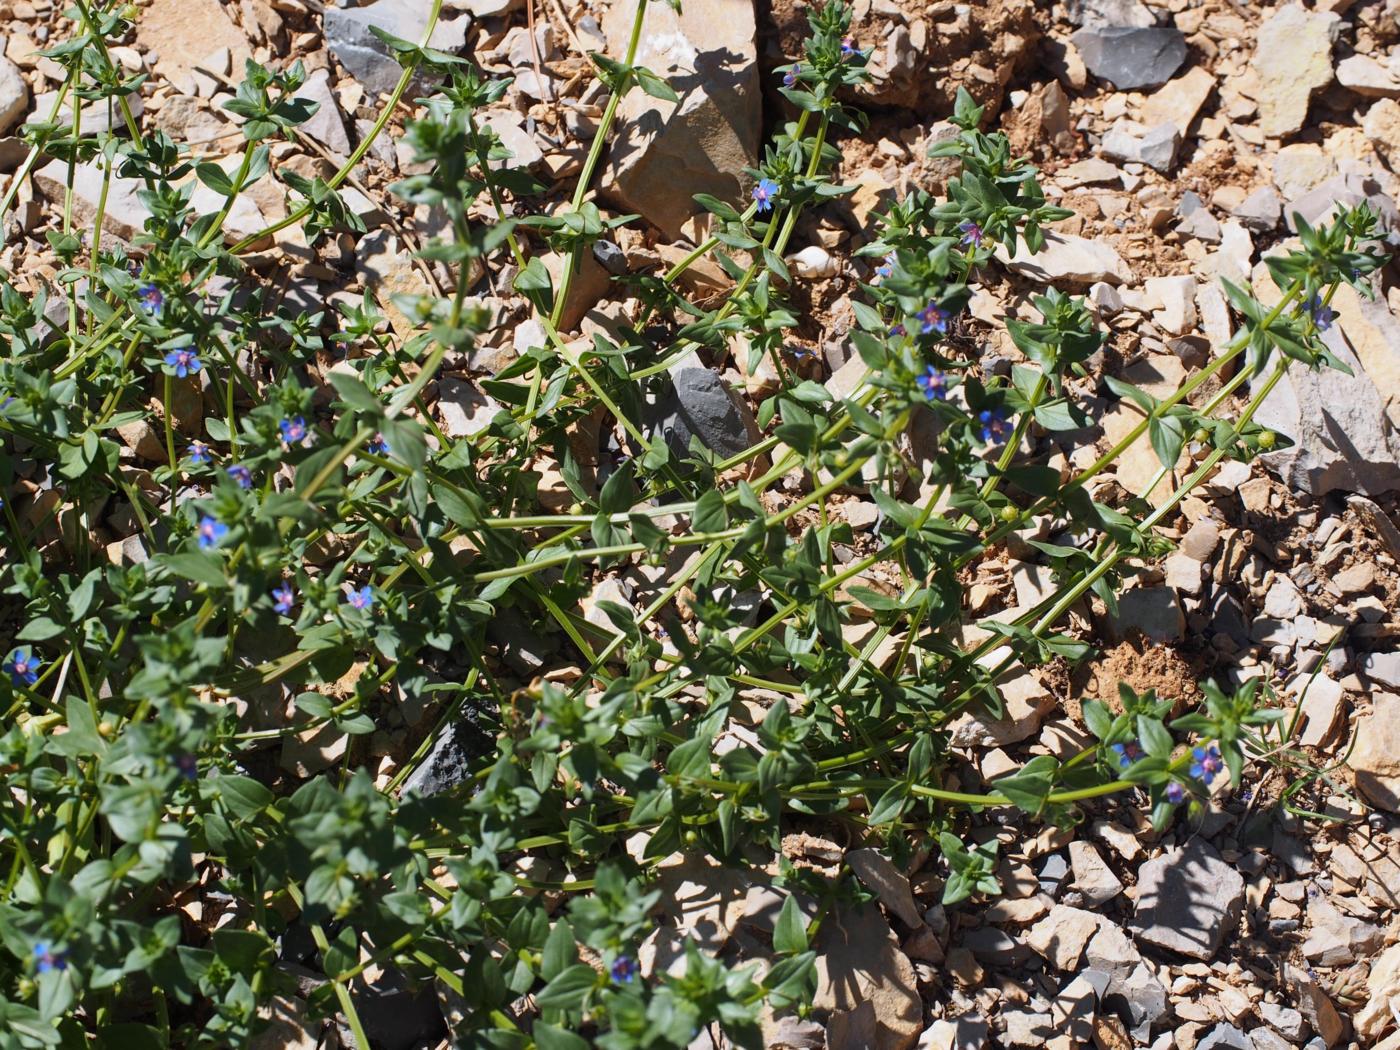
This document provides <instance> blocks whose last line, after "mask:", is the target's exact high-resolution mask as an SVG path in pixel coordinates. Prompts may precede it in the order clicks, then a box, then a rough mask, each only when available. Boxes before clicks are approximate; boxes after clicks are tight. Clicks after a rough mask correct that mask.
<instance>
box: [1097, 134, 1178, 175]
mask: <svg viewBox="0 0 1400 1050" xmlns="http://www.w3.org/2000/svg"><path fill="white" fill-rule="evenodd" d="M1180 148H1181V129H1180V128H1178V127H1177V126H1176V125H1175V124H1158V125H1157V126H1156V127H1153V128H1146V129H1143V130H1142V131H1141V132H1138V131H1137V130H1136V129H1135V128H1134V127H1133V126H1131V125H1127V124H1122V125H1115V126H1114V127H1113V128H1112V129H1111V130H1110V131H1109V132H1108V134H1106V135H1104V137H1103V152H1104V155H1105V156H1108V157H1112V158H1113V159H1114V160H1122V161H1136V162H1137V163H1139V164H1146V165H1147V166H1148V167H1149V168H1154V169H1155V170H1157V171H1160V172H1162V173H1163V174H1166V173H1167V172H1169V171H1171V169H1172V166H1173V165H1174V164H1176V151H1177V150H1178V149H1180Z"/></svg>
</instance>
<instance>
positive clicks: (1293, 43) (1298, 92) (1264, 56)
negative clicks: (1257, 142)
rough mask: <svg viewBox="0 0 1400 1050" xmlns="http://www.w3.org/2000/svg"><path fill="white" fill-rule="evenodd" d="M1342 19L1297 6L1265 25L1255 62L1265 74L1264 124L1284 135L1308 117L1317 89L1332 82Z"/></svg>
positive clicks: (1261, 94) (1261, 113) (1285, 9)
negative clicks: (1336, 45) (1336, 40)
mask: <svg viewBox="0 0 1400 1050" xmlns="http://www.w3.org/2000/svg"><path fill="white" fill-rule="evenodd" d="M1339 21H1340V19H1339V18H1338V17H1337V16H1336V15H1334V14H1330V13H1328V14H1321V13H1318V14H1313V13H1309V12H1308V11H1306V10H1304V9H1303V8H1302V7H1300V6H1299V5H1297V4H1289V5H1288V6H1286V7H1282V8H1280V9H1279V10H1278V11H1277V12H1276V13H1275V14H1274V15H1273V16H1272V17H1271V18H1269V19H1268V21H1266V22H1265V23H1264V24H1263V25H1261V26H1260V27H1259V32H1258V37H1257V42H1256V44H1255V48H1254V58H1253V59H1252V65H1253V67H1254V71H1255V72H1256V73H1257V74H1258V75H1259V88H1260V90H1259V96H1258V102H1259V128H1260V130H1261V131H1263V132H1264V134H1265V135H1269V136H1272V137H1274V138H1282V137H1283V136H1285V135H1291V134H1293V133H1294V132H1296V131H1298V130H1300V129H1301V128H1302V127H1303V124H1304V123H1305V122H1306V121H1307V119H1308V105H1309V103H1310V101H1311V99H1312V95H1313V92H1315V91H1319V90H1321V89H1322V88H1325V87H1326V86H1327V85H1328V84H1330V83H1332V42H1333V39H1334V37H1335V34H1336V32H1337V26H1338V22H1339Z"/></svg>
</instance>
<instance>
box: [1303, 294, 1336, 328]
mask: <svg viewBox="0 0 1400 1050" xmlns="http://www.w3.org/2000/svg"><path fill="white" fill-rule="evenodd" d="M1303 305H1304V306H1305V307H1306V308H1307V311H1308V313H1310V314H1312V319H1313V324H1314V325H1316V326H1317V330H1318V331H1319V332H1325V331H1327V329H1329V328H1331V327H1332V322H1333V321H1335V320H1336V319H1337V313H1336V311H1335V310H1333V309H1332V308H1331V307H1330V306H1328V305H1327V304H1326V303H1324V302H1323V301H1322V296H1321V295H1320V294H1319V295H1314V296H1313V297H1312V298H1311V299H1309V300H1308V301H1307V302H1306V303H1304V304H1303Z"/></svg>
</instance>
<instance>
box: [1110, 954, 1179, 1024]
mask: <svg viewBox="0 0 1400 1050" xmlns="http://www.w3.org/2000/svg"><path fill="white" fill-rule="evenodd" d="M1103 1005H1104V1007H1105V1008H1107V1009H1111V1010H1114V1011H1115V1012H1117V1013H1118V1014H1119V1016H1121V1017H1123V1019H1124V1021H1125V1022H1126V1024H1127V1025H1128V1031H1129V1033H1130V1034H1131V1035H1132V1037H1133V1038H1134V1039H1136V1040H1137V1041H1138V1042H1139V1043H1145V1042H1147V1037H1148V1035H1149V1033H1150V1032H1151V1031H1152V1026H1153V1025H1154V1024H1156V1023H1157V1022H1158V1021H1160V1020H1161V1019H1162V1018H1163V1017H1165V1016H1166V1015H1167V988H1166V985H1164V984H1163V983H1162V982H1161V981H1160V980H1158V979H1157V975H1156V974H1154V973H1153V972H1152V971H1151V970H1150V969H1148V967H1147V964H1146V963H1138V965H1137V966H1136V967H1134V969H1133V971H1132V973H1130V974H1128V976H1127V977H1126V978H1125V979H1123V980H1119V981H1116V982H1114V983H1111V984H1110V985H1109V987H1108V989H1107V991H1106V992H1105V994H1104V996H1103Z"/></svg>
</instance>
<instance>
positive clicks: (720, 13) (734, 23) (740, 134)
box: [601, 0, 761, 240]
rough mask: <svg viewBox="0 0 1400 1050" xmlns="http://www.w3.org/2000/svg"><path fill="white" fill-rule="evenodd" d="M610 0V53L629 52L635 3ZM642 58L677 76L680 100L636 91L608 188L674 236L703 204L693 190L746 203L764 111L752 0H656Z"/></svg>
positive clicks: (615, 146) (622, 117) (608, 171)
mask: <svg viewBox="0 0 1400 1050" xmlns="http://www.w3.org/2000/svg"><path fill="white" fill-rule="evenodd" d="M637 2H643V3H645V2H646V0H613V3H612V5H611V6H610V7H609V9H608V13H607V16H606V17H605V18H604V20H603V25H604V29H605V30H606V32H607V35H608V40H609V42H610V47H609V50H608V53H609V54H613V55H617V54H622V53H623V50H624V49H625V47H626V43H627V39H628V37H629V35H630V31H631V25H632V16H633V13H634V12H635V10H636V3H637ZM646 19H647V22H646V32H645V33H644V34H643V37H642V46H641V48H640V50H639V51H638V53H637V64H638V65H642V66H645V67H646V68H647V69H650V70H651V71H652V72H653V73H655V74H656V75H657V76H659V77H662V78H664V79H666V80H667V81H669V82H670V84H671V86H672V88H673V89H674V90H675V91H676V93H677V94H678V95H680V97H681V100H680V102H679V103H673V102H668V101H666V100H665V99H659V98H653V97H652V96H650V95H647V94H645V93H644V92H642V91H632V92H631V93H629V94H628V95H627V96H626V97H625V98H624V99H623V101H622V104H621V106H620V107H619V109H618V117H619V123H618V127H617V132H616V136H615V138H614V140H613V143H612V145H611V147H610V150H609V154H608V161H607V164H606V166H605V168H604V171H603V177H602V183H601V189H602V192H603V194H604V195H605V196H607V197H609V198H611V199H613V200H616V201H617V202H618V203H619V204H620V205H622V207H623V208H625V209H626V210H627V211H635V212H639V213H641V215H642V217H643V218H645V219H646V220H647V221H648V222H650V223H651V224H652V225H654V226H656V227H658V228H660V229H661V230H662V231H663V232H664V233H665V234H666V235H667V236H668V237H670V238H671V239H673V240H674V239H676V238H678V237H680V236H681V226H682V224H683V223H684V222H685V220H686V219H688V218H689V217H690V216H691V215H693V214H695V212H697V211H698V210H699V206H698V205H697V204H696V203H695V199H694V196H695V194H697V193H708V194H710V195H711V196H714V197H718V198H719V199H720V200H724V201H729V202H733V203H739V204H740V205H741V206H742V204H743V203H747V202H746V201H744V200H743V198H744V197H745V196H746V191H747V188H748V186H747V181H746V180H747V176H745V175H744V174H743V169H744V168H746V167H752V166H753V165H754V164H755V162H756V158H757V156H758V145H759V132H760V125H761V113H760V107H759V83H758V62H757V50H756V47H755V43H754V13H753V4H752V2H751V0H693V2H691V3H687V4H685V5H683V7H682V10H681V13H680V14H676V13H675V12H674V11H672V10H671V8H670V7H669V6H668V5H666V4H649V6H648V10H647V14H646Z"/></svg>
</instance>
